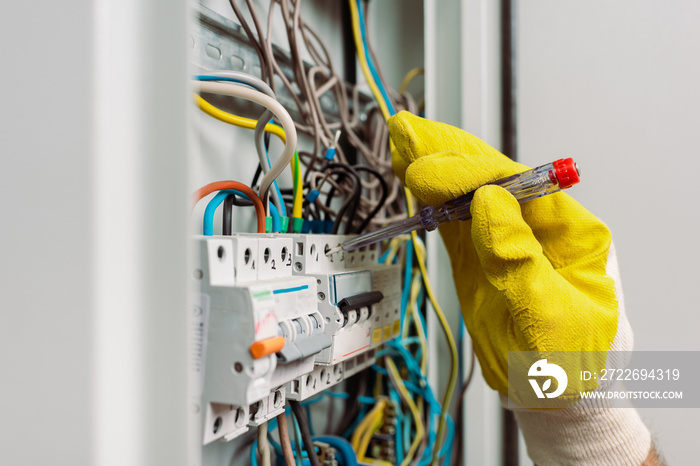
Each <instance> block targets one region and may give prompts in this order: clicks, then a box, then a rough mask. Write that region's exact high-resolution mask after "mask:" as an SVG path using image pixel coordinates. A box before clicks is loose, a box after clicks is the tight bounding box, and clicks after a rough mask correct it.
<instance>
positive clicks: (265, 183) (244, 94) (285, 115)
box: [193, 81, 297, 205]
mask: <svg viewBox="0 0 700 466" xmlns="http://www.w3.org/2000/svg"><path fill="white" fill-rule="evenodd" d="M193 84H194V86H195V88H196V89H197V90H198V91H199V92H200V93H202V92H208V93H210V94H220V95H228V96H231V97H239V98H241V99H245V100H249V101H251V102H255V103H256V104H259V105H262V106H263V107H265V108H267V109H269V110H270V111H271V112H272V113H273V114H274V116H275V118H276V119H277V121H279V123H280V125H281V126H282V128H283V129H284V132H285V133H286V135H287V143H286V144H285V146H284V150H283V151H282V155H280V158H279V159H278V160H277V162H275V164H274V165H272V167H271V168H270V171H268V172H267V173H266V174H265V176H263V179H262V181H261V182H260V191H259V194H260V197H261V198H262V200H263V203H265V204H266V205H267V200H268V192H269V190H270V186H272V182H273V181H275V180H276V179H277V177H278V176H279V175H280V173H282V171H283V170H284V169H285V167H286V166H287V165H289V163H290V162H291V160H292V157H294V151H295V150H296V146H297V130H296V128H295V127H294V120H292V117H291V116H289V112H287V110H285V108H284V107H283V106H282V104H280V103H279V102H277V101H276V100H275V99H273V98H272V97H270V96H268V95H265V94H263V93H262V92H260V91H256V90H254V89H248V88H247V87H243V86H236V85H230V84H223V83H216V82H206V81H194V82H193ZM262 165H263V166H266V165H267V161H265V163H262Z"/></svg>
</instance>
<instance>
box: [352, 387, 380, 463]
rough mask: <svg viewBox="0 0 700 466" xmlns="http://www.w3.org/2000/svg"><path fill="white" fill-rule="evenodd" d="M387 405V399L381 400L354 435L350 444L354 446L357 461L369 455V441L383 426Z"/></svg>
mask: <svg viewBox="0 0 700 466" xmlns="http://www.w3.org/2000/svg"><path fill="white" fill-rule="evenodd" d="M386 403H387V401H386V399H383V398H382V399H379V400H378V401H377V403H376V404H375V405H374V407H373V408H372V409H371V410H370V412H369V413H367V415H366V416H365V417H364V419H362V421H361V422H360V424H359V425H358V426H357V428H356V429H355V431H354V432H353V434H352V438H351V439H350V443H351V444H352V447H353V449H354V450H355V453H357V459H358V460H359V461H362V460H364V458H365V456H366V453H367V447H368V446H369V441H370V439H371V438H372V435H373V434H374V432H376V431H377V429H379V426H380V425H381V421H382V417H383V415H384V408H385V407H386Z"/></svg>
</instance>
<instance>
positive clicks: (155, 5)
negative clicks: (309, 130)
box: [0, 0, 188, 466]
mask: <svg viewBox="0 0 700 466" xmlns="http://www.w3.org/2000/svg"><path fill="white" fill-rule="evenodd" d="M185 18H186V16H185V5H184V3H180V4H173V2H170V1H167V0H139V1H136V0H126V1H121V2H111V1H109V0H99V1H94V0H67V1H65V2H60V3H57V2H50V1H45V0H42V1H38V2H31V3H30V2H12V3H7V4H4V5H3V13H2V15H0V42H1V43H2V44H3V55H2V67H3V68H2V74H3V77H4V78H5V79H4V80H3V81H2V83H3V87H4V89H3V91H4V92H3V100H2V105H0V121H1V122H2V125H1V126H0V128H1V129H0V145H1V146H0V154H2V168H1V169H0V196H1V197H2V202H0V218H2V219H3V220H2V222H3V223H2V235H1V237H2V241H0V294H1V300H0V303H2V304H1V305H0V306H1V307H0V332H2V336H1V337H0V355H2V360H1V361H0V367H1V368H2V381H1V382H0V412H1V413H2V415H1V416H0V426H1V427H0V429H1V430H0V463H2V464H3V465H39V464H54V465H88V464H95V465H100V466H103V465H104V466H106V465H112V464H113V465H117V464H118V465H126V464H128V465H131V466H145V465H148V466H153V465H160V464H168V465H182V464H187V456H186V454H187V424H186V413H187V399H186V381H187V378H186V374H187V369H186V365H185V361H186V356H187V353H186V347H187V332H186V316H187V314H186V305H185V303H186V299H185V298H186V281H187V280H186V268H185V265H186V259H185V251H186V239H185V234H184V231H185V225H186V219H187V214H188V212H187V211H188V205H187V204H188V199H187V194H186V191H185V188H184V187H185V181H186V176H185V173H186V170H185V166H186V165H185V162H186V160H185V153H186V140H185V123H186V109H187V106H186V102H187V93H186V52H185V44H186V42H185V32H186V28H185V26H186V21H185ZM169 48H172V50H169Z"/></svg>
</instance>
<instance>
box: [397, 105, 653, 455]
mask: <svg viewBox="0 0 700 466" xmlns="http://www.w3.org/2000/svg"><path fill="white" fill-rule="evenodd" d="M389 130H390V134H391V139H392V141H393V142H394V145H395V146H396V150H395V152H394V154H392V155H393V157H392V159H393V164H394V170H395V171H396V174H397V176H399V177H400V178H401V179H402V180H403V181H404V183H405V184H406V186H408V188H409V189H410V190H411V192H412V193H413V194H414V195H415V196H416V197H417V198H418V199H419V200H420V201H421V202H422V203H423V204H425V205H437V204H442V203H444V202H445V201H448V200H450V199H454V198H456V197H458V196H460V195H462V194H465V193H467V192H469V191H473V190H475V189H476V188H478V187H479V186H482V185H484V184H486V183H489V182H492V181H495V180H497V179H500V178H503V177H506V176H509V175H512V174H515V173H520V172H523V171H525V170H527V169H528V167H526V166H524V165H522V164H519V163H515V162H513V161H511V160H510V159H508V158H507V157H505V156H504V155H503V154H501V153H499V152H498V151H497V150H495V149H494V148H492V147H491V146H489V145H488V144H486V143H485V142H483V141H481V140H480V139H478V138H476V137H475V136H472V135H470V134H468V133H466V132H464V131H462V130H460V129H458V128H455V127H452V126H449V125H446V124H443V123H437V122H432V121H428V120H424V119H422V118H420V117H417V116H414V115H412V114H410V113H408V112H401V113H399V114H397V115H396V116H394V117H392V118H391V119H390V120H389ZM543 162H545V161H543ZM471 212H472V217H473V220H471V221H464V222H461V221H456V222H452V223H449V224H445V225H443V226H441V227H440V233H441V235H442V238H443V240H444V242H445V246H446V247H447V251H448V253H449V256H450V259H451V263H452V271H453V276H454V281H455V285H456V289H457V295H458V297H459V301H460V304H461V307H462V315H463V317H464V321H465V323H466V326H467V330H468V331H469V334H470V336H471V338H472V341H473V344H474V349H475V352H476V355H477V357H478V359H479V363H480V365H481V369H482V373H483V376H484V379H485V380H486V382H487V383H488V384H489V386H491V387H492V388H494V389H496V390H498V391H499V392H500V393H501V394H503V395H504V396H508V352H509V351H538V352H547V351H602V352H607V351H610V350H619V351H629V350H631V349H632V333H631V329H630V327H629V323H628V321H627V318H626V316H625V313H624V306H623V303H622V294H621V290H620V289H618V288H617V286H616V279H615V278H614V276H615V275H616V272H617V262H616V259H615V257H614V249H613V248H612V244H611V235H610V231H609V230H608V228H607V227H606V226H605V225H604V224H603V223H602V222H601V221H600V220H598V219H597V218H596V217H595V216H593V215H592V214H591V213H590V212H588V211H587V210H586V209H584V208H583V207H582V206H581V205H580V204H579V203H578V202H576V201H575V200H573V199H572V198H571V197H570V196H569V195H567V194H565V193H556V194H552V195H549V196H545V197H543V198H540V199H536V200H533V201H531V202H528V203H525V204H522V205H520V204H518V202H517V200H516V199H515V198H514V197H513V196H512V195H511V194H510V193H508V192H507V191H506V190H504V189H503V188H500V187H496V186H483V187H481V188H479V189H478V190H477V191H476V193H475V196H474V199H473V201H472V206H471ZM618 282H619V280H618ZM599 354H600V353H599ZM603 363H604V361H603ZM572 379H573V377H569V387H568V388H567V391H566V392H565V394H564V397H565V398H566V397H568V398H569V401H570V404H571V403H575V402H576V400H577V398H578V391H579V390H592V389H595V388H596V386H597V382H595V381H591V382H586V385H584V382H582V381H580V380H575V379H573V380H572ZM522 382H523V383H524V384H525V385H527V380H526V377H524V378H523V379H522ZM528 389H530V388H529V386H528ZM511 395H512V393H511ZM516 402H517V400H516ZM562 411H564V412H567V411H569V410H562ZM609 411H610V412H611V413H612V412H613V411H616V410H609ZM619 411H625V410H619ZM606 412H607V411H606ZM542 414H543V413H541V412H535V415H534V418H533V417H528V415H522V414H521V415H520V416H519V417H518V420H519V423H521V427H523V426H526V425H529V426H530V429H525V428H524V429H523V430H524V431H525V430H529V432H525V437H526V440H527V441H528V448H529V450H530V454H531V456H532V457H533V459H534V460H536V462H537V463H538V464H541V465H544V464H550V463H552V462H554V463H557V461H559V463H557V464H567V463H566V462H565V461H562V460H563V458H564V456H565V455H566V451H565V452H564V453H561V452H559V453H557V455H558V456H557V455H555V456H556V458H554V459H553V458H552V457H550V456H548V455H549V453H547V452H548V451H551V450H552V447H551V443H550V442H551V440H552V439H553V438H555V437H556V435H557V433H558V432H573V433H572V434H571V435H569V436H568V437H572V435H582V434H581V432H580V431H579V430H580V429H579V428H580V427H581V424H580V423H579V424H576V426H577V428H576V429H573V430H572V429H568V428H567V426H568V425H569V424H567V423H570V421H571V419H577V421H576V422H579V420H580V419H579V418H580V416H579V418H576V416H573V417H570V416H568V414H567V413H564V414H561V415H556V416H558V417H555V415H553V414H552V415H550V416H549V417H548V418H547V421H546V422H545V421H543V418H542V416H541V415H542ZM611 416H612V414H611ZM625 416H626V417H624V419H618V418H615V419H613V420H611V421H610V422H608V423H607V424H605V425H606V426H608V427H609V429H610V431H613V432H617V431H620V432H624V433H625V436H624V438H625V439H628V438H629V439H634V441H633V442H632V441H630V442H628V443H627V444H628V445H632V446H631V447H629V448H632V450H633V452H632V453H629V451H628V450H624V451H623V452H622V453H621V455H623V456H625V457H626V456H627V455H628V453H629V454H630V455H631V456H634V457H635V458H637V457H641V459H642V460H643V459H644V457H645V455H646V453H648V451H649V445H650V437H649V434H648V431H646V429H645V427H644V426H643V424H642V423H641V421H640V420H639V417H638V416H637V415H636V412H632V413H631V414H629V416H627V415H625ZM618 417H619V416H618ZM521 418H522V419H521ZM533 419H535V420H534V421H533ZM555 419H558V420H557V421H555ZM591 419H592V418H588V420H589V421H590V422H594V421H592V420H591ZM606 419H607V418H606ZM611 419H612V418H611ZM595 423H597V424H595V425H592V426H589V427H591V429H592V430H594V431H595V430H596V429H598V431H600V432H602V431H604V429H603V430H601V429H600V421H599V420H596V421H595ZM567 429H568V430H567ZM577 429H579V430H577ZM543 433H546V434H547V435H545V436H544V437H543V435H542V434H543ZM584 437H585V435H584ZM608 438H610V437H609V436H600V435H598V436H597V437H596V440H592V442H593V443H594V444H595V443H596V442H598V443H600V442H602V443H605V442H607V441H608V440H606V439H608ZM617 443H624V442H617ZM566 444H567V442H566V441H565V440H562V441H561V442H560V447H561V448H563V449H565V450H566V448H565V445H566ZM533 445H535V447H533ZM537 445H539V447H540V448H538V447H537ZM542 445H545V446H544V447H542ZM546 445H549V446H546ZM533 448H534V449H535V452H534V454H533V451H532V449H533ZM600 448H602V451H605V448H603V447H600ZM588 450H589V449H587V448H583V451H588ZM567 451H568V450H567ZM562 455H564V456H562ZM635 455H636V456H635ZM640 455H641V456H640ZM557 458H558V459H557ZM572 458H574V459H572V462H573V463H576V462H577V461H580V463H576V464H589V463H590V464H596V462H597V461H600V459H599V458H594V459H590V458H589V460H590V461H588V460H586V456H585V454H584V455H583V456H581V455H579V456H576V455H574V456H573V457H572ZM617 459H619V458H616V460H617ZM634 461H636V459H635V460H634ZM639 463H641V461H639ZM639 463H637V464H639ZM597 464H608V463H606V462H600V463H597ZM619 464H627V463H626V462H620V463H619ZM630 464H633V463H630Z"/></svg>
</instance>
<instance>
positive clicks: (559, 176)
mask: <svg viewBox="0 0 700 466" xmlns="http://www.w3.org/2000/svg"><path fill="white" fill-rule="evenodd" d="M579 181H580V178H579V172H578V167H577V166H576V164H575V163H574V161H573V159H560V160H557V161H556V162H552V163H548V164H547V165H542V166H541V167H537V168H533V169H531V170H528V171H525V172H522V173H518V174H516V175H513V176H509V177H507V178H501V179H500V180H497V181H494V182H493V183H489V184H493V185H496V186H500V187H502V188H504V189H506V190H508V192H510V193H511V194H512V195H513V196H515V198H516V199H517V200H518V202H520V203H521V204H522V203H523V202H527V201H531V200H533V199H536V198H538V197H542V196H546V195H547V194H552V193H555V192H557V191H561V190H562V189H566V188H569V187H571V186H573V185H575V184H576V183H578V182H579ZM474 192H475V191H471V192H469V193H467V194H465V195H463V196H460V197H458V198H456V199H452V200H451V201H448V202H446V203H444V204H443V205H439V206H426V207H423V208H422V209H421V210H420V212H419V213H418V215H414V216H413V217H409V218H407V219H405V220H401V221H399V222H396V223H394V224H392V225H387V226H385V227H384V228H380V229H378V230H375V231H372V232H370V233H366V234H364V235H360V236H357V237H355V238H351V239H349V240H347V241H345V242H343V244H341V245H340V246H338V247H337V248H333V250H331V253H334V252H337V251H340V250H344V251H352V250H353V249H357V248H360V247H363V246H367V245H369V244H372V243H376V242H377V241H382V240H385V239H389V238H393V237H395V236H399V235H402V234H404V233H408V232H411V231H413V230H417V229H419V228H424V229H426V230H428V231H433V230H434V229H436V228H437V227H438V225H441V224H443V223H445V222H451V221H453V220H469V219H470V218H472V214H471V210H470V209H471V205H472V199H474Z"/></svg>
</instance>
